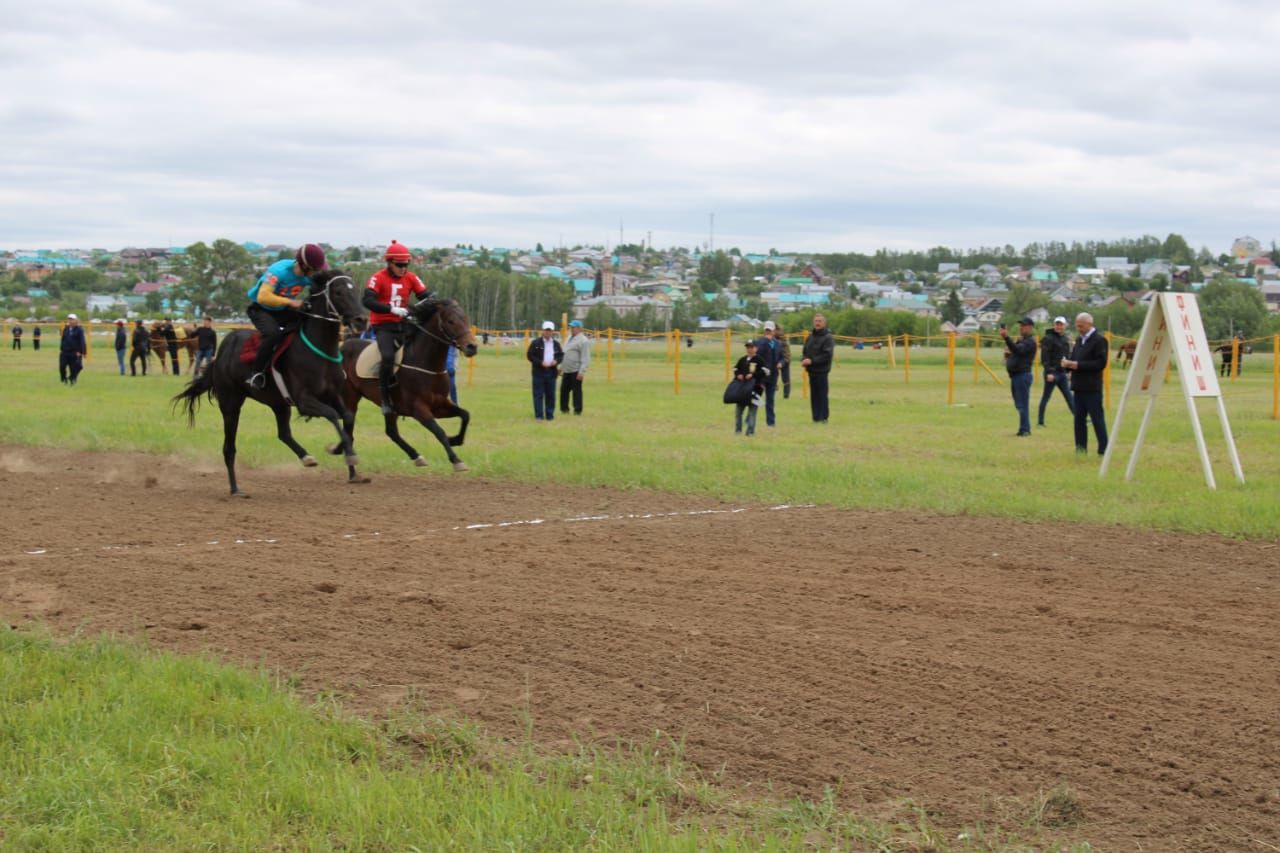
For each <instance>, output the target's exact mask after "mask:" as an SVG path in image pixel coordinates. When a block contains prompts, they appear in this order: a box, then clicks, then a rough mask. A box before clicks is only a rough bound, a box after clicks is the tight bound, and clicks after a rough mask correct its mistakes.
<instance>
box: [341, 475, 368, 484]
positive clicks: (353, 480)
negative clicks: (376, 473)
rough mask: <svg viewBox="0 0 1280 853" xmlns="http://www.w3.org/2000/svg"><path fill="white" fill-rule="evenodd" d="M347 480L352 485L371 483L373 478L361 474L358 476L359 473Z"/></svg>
mask: <svg viewBox="0 0 1280 853" xmlns="http://www.w3.org/2000/svg"><path fill="white" fill-rule="evenodd" d="M347 482H348V483H351V484H353V485H357V486H363V485H364V484H365V483H372V482H373V480H370V479H369V478H368V477H363V476H359V475H357V476H355V477H352V478H350V479H349V480H347Z"/></svg>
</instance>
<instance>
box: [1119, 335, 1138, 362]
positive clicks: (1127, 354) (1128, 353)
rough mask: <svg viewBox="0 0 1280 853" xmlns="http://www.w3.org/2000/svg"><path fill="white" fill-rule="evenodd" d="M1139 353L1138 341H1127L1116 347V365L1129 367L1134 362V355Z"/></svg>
mask: <svg viewBox="0 0 1280 853" xmlns="http://www.w3.org/2000/svg"><path fill="white" fill-rule="evenodd" d="M1137 351H1138V342H1137V341H1125V342H1124V343H1122V344H1121V345H1120V346H1118V347H1116V364H1118V365H1120V366H1121V367H1128V366H1129V365H1130V363H1132V362H1133V354H1134V353H1135V352H1137Z"/></svg>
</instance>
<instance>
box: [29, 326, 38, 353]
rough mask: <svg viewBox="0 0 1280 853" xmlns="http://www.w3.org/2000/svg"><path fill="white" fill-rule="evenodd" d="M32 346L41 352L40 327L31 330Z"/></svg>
mask: <svg viewBox="0 0 1280 853" xmlns="http://www.w3.org/2000/svg"><path fill="white" fill-rule="evenodd" d="M31 348H32V349H33V350H35V351H36V352H40V327H39V326H36V327H35V328H33V329H32V330H31Z"/></svg>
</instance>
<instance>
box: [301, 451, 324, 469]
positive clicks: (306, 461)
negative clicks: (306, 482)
mask: <svg viewBox="0 0 1280 853" xmlns="http://www.w3.org/2000/svg"><path fill="white" fill-rule="evenodd" d="M319 464H320V463H319V462H317V461H316V458H315V457H314V456H312V455H311V454H310V453H308V454H307V455H306V456H304V457H302V467H304V468H314V467H316V466H317V465H319Z"/></svg>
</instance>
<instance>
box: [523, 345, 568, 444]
mask: <svg viewBox="0 0 1280 853" xmlns="http://www.w3.org/2000/svg"><path fill="white" fill-rule="evenodd" d="M555 333H556V324H555V323H552V322H551V321H550V320H547V321H545V322H543V324H542V334H541V335H539V336H538V337H536V338H534V339H533V340H532V341H530V342H529V349H528V350H527V351H526V352H525V358H527V359H528V360H529V367H530V368H531V370H532V374H533V417H534V420H539V421H552V420H555V417H556V371H557V370H558V369H559V367H560V362H562V361H564V350H563V349H562V348H561V347H560V342H559V341H557V340H556V339H555Z"/></svg>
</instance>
